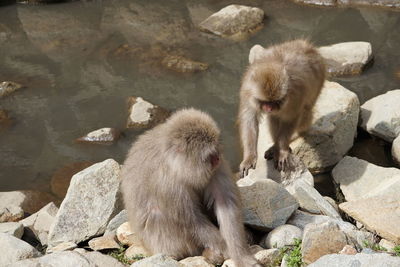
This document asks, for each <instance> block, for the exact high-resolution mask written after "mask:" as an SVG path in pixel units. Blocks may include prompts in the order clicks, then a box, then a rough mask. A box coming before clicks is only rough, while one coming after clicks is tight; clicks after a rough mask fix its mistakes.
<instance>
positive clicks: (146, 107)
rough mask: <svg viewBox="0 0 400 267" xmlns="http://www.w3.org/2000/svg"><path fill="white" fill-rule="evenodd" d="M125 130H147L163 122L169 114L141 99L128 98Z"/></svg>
mask: <svg viewBox="0 0 400 267" xmlns="http://www.w3.org/2000/svg"><path fill="white" fill-rule="evenodd" d="M128 103H129V106H130V108H129V117H128V123H127V128H147V127H152V126H154V125H156V124H158V123H161V122H163V121H165V120H166V119H167V118H168V117H169V115H170V113H169V111H167V110H165V109H164V108H161V107H159V106H156V105H153V104H151V103H149V102H147V101H146V100H144V99H143V98H141V97H134V96H132V97H130V98H129V99H128Z"/></svg>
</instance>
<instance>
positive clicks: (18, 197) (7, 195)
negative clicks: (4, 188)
mask: <svg viewBox="0 0 400 267" xmlns="http://www.w3.org/2000/svg"><path fill="white" fill-rule="evenodd" d="M53 200H54V197H53V196H52V195H50V194H48V193H45V192H39V191H32V190H21V191H9V192H0V210H2V209H3V208H8V209H9V208H10V207H15V206H16V207H20V208H21V209H22V210H23V211H25V212H28V213H35V212H37V211H38V210H39V209H41V208H42V207H43V206H45V205H46V204H47V203H49V202H51V201H53Z"/></svg>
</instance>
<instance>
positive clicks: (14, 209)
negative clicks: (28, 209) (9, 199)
mask: <svg viewBox="0 0 400 267" xmlns="http://www.w3.org/2000/svg"><path fill="white" fill-rule="evenodd" d="M0 194H1V193H0ZM0 205H1V204H0ZM22 218H24V210H23V209H21V207H18V206H7V207H0V223H1V222H17V221H19V220H21V219H22Z"/></svg>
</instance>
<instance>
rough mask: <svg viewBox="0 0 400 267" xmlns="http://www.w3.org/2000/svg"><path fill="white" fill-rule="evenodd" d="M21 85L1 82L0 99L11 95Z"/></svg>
mask: <svg viewBox="0 0 400 267" xmlns="http://www.w3.org/2000/svg"><path fill="white" fill-rule="evenodd" d="M21 88H22V85H20V84H18V83H15V82H8V81H7V82H1V83H0V98H2V97H4V96H6V95H9V94H11V93H12V92H14V91H17V90H18V89H21Z"/></svg>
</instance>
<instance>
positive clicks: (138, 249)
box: [125, 244, 151, 258]
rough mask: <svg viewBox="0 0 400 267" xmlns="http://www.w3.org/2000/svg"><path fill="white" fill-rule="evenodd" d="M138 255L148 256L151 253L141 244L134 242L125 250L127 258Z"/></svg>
mask: <svg viewBox="0 0 400 267" xmlns="http://www.w3.org/2000/svg"><path fill="white" fill-rule="evenodd" d="M138 256H141V257H149V256H151V253H150V252H149V251H148V250H147V249H146V248H145V247H143V246H142V245H141V244H134V245H132V246H130V247H129V248H128V249H127V250H126V251H125V257H127V258H135V257H138Z"/></svg>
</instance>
